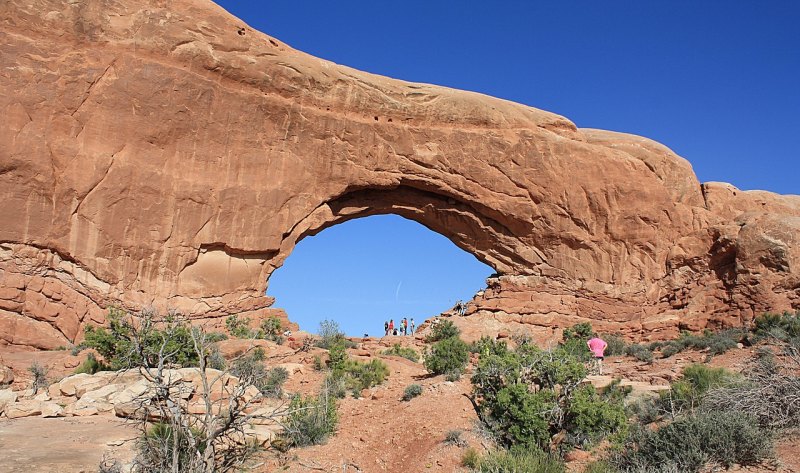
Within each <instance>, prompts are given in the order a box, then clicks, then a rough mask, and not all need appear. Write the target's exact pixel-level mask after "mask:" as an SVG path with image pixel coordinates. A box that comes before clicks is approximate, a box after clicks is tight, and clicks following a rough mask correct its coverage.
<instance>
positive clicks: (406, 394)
mask: <svg viewBox="0 0 800 473" xmlns="http://www.w3.org/2000/svg"><path fill="white" fill-rule="evenodd" d="M420 394H422V386H420V385H419V384H409V385H408V386H406V389H405V390H404V391H403V400H404V401H410V400H412V399H414V398H415V397H417V396H419V395H420Z"/></svg>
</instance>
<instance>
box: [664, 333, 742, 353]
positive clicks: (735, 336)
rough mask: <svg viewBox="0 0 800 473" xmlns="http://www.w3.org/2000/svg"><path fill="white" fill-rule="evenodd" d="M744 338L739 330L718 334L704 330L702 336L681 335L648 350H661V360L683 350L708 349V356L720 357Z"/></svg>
mask: <svg viewBox="0 0 800 473" xmlns="http://www.w3.org/2000/svg"><path fill="white" fill-rule="evenodd" d="M744 336H745V333H744V332H743V331H742V330H741V329H736V328H732V329H726V330H721V331H719V332H712V331H710V330H705V331H704V332H703V334H702V335H696V334H691V333H686V332H684V333H682V334H681V336H680V337H678V338H677V339H676V340H670V341H668V342H662V343H659V344H658V345H657V344H656V343H651V344H650V348H651V349H656V348H661V356H662V358H669V357H670V356H673V355H675V354H677V353H680V352H682V351H683V350H686V349H689V348H693V349H696V350H706V349H708V354H709V356H715V355H721V354H723V353H725V352H726V351H728V350H730V349H731V348H735V347H736V346H737V344H738V343H739V341H741V340H742V339H743V338H744Z"/></svg>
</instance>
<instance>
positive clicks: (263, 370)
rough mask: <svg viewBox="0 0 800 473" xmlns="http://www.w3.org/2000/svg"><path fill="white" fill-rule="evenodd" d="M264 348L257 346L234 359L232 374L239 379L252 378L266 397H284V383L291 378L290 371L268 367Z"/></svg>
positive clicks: (254, 384) (252, 381)
mask: <svg viewBox="0 0 800 473" xmlns="http://www.w3.org/2000/svg"><path fill="white" fill-rule="evenodd" d="M265 358H266V356H265V353H264V350H263V349H262V348H256V349H254V350H252V351H250V352H249V353H247V354H244V355H242V356H240V357H238V358H237V359H236V360H234V362H233V364H232V365H231V374H232V375H234V376H236V377H237V378H239V379H246V380H250V381H251V383H252V385H253V386H255V387H256V388H258V390H259V391H261V393H262V394H263V395H264V396H266V397H271V398H281V397H283V383H284V382H286V380H287V379H288V378H289V372H288V371H286V369H285V368H282V367H273V368H269V369H268V368H267V367H266V366H265V365H264V359H265Z"/></svg>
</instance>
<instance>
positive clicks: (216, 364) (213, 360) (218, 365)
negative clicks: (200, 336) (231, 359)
mask: <svg viewBox="0 0 800 473" xmlns="http://www.w3.org/2000/svg"><path fill="white" fill-rule="evenodd" d="M206 366H207V367H208V368H211V369H214V370H220V371H225V370H226V369H228V362H227V360H225V357H224V356H222V353H221V352H220V351H219V347H217V346H216V345H212V346H211V349H210V350H209V352H208V357H207V358H206Z"/></svg>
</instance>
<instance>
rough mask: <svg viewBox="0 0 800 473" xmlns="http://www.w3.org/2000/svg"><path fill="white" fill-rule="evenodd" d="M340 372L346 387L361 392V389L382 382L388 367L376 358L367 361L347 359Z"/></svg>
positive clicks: (387, 372) (387, 373)
mask: <svg viewBox="0 0 800 473" xmlns="http://www.w3.org/2000/svg"><path fill="white" fill-rule="evenodd" d="M334 373H335V371H334ZM342 373H343V375H344V379H345V383H346V384H347V387H348V388H349V389H351V390H352V391H354V392H355V391H358V392H361V390H363V389H368V388H371V387H373V386H377V385H379V384H381V383H382V382H384V380H386V378H387V377H388V376H389V367H388V366H386V363H384V362H383V361H381V360H377V359H372V360H370V361H369V362H367V363H361V362H358V361H355V360H347V361H346V362H345V364H344V367H343V369H342Z"/></svg>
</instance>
